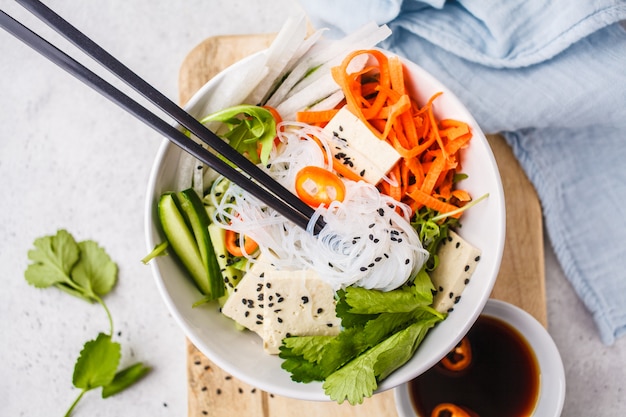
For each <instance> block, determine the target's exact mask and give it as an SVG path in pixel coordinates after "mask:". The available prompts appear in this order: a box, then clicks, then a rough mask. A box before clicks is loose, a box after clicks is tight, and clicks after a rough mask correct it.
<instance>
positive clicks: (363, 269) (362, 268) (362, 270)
mask: <svg viewBox="0 0 626 417" xmlns="http://www.w3.org/2000/svg"><path fill="white" fill-rule="evenodd" d="M359 269H360V270H361V272H365V271H367V268H366V267H364V266H362V267H360V268H359Z"/></svg>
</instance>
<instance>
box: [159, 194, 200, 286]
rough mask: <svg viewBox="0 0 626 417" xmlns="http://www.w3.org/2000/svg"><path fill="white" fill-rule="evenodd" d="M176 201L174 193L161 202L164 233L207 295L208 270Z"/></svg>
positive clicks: (161, 199)
mask: <svg viewBox="0 0 626 417" xmlns="http://www.w3.org/2000/svg"><path fill="white" fill-rule="evenodd" d="M176 200H177V198H176V194H174V193H165V194H163V195H162V196H161V198H160V200H159V206H158V212H159V220H160V221H161V226H162V227H163V233H165V237H166V238H167V240H168V242H169V243H170V246H171V247H172V249H173V250H174V253H175V254H176V256H177V257H178V259H180V261H181V262H182V264H183V265H184V267H185V268H186V269H187V271H189V273H190V274H191V277H192V278H193V280H194V282H195V283H196V285H197V286H198V288H199V289H200V291H201V292H202V293H203V294H205V293H207V292H208V291H209V280H208V273H207V269H206V267H205V266H204V262H202V257H201V256H200V250H199V249H198V245H197V244H196V238H195V236H194V235H193V232H192V231H191V230H190V228H189V227H188V226H187V222H186V221H185V218H184V216H183V214H182V212H181V210H180V208H179V206H178V204H177V202H176Z"/></svg>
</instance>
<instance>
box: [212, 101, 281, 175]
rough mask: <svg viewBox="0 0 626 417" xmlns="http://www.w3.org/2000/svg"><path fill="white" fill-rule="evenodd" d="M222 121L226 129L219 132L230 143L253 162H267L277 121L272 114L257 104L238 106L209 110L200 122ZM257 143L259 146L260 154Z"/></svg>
mask: <svg viewBox="0 0 626 417" xmlns="http://www.w3.org/2000/svg"><path fill="white" fill-rule="evenodd" d="M208 122H221V123H223V124H224V125H225V126H226V127H227V128H228V131H227V132H225V133H220V136H222V137H223V138H226V139H227V140H228V143H229V144H230V146H232V147H233V148H235V149H236V150H237V151H238V152H239V153H241V154H244V155H246V156H247V157H248V159H250V160H251V161H252V162H254V163H255V164H257V163H259V162H261V163H263V164H266V163H267V160H268V158H269V155H270V151H271V150H272V146H273V142H274V138H275V137H276V121H275V120H274V117H273V116H272V113H271V112H270V111H269V110H267V109H264V108H263V107H259V106H251V105H245V104H244V105H239V106H233V107H229V108H227V109H224V110H220V111H218V112H215V113H212V114H210V115H208V116H206V117H205V118H203V119H202V120H200V123H208ZM257 144H260V145H261V152H260V155H259V154H257Z"/></svg>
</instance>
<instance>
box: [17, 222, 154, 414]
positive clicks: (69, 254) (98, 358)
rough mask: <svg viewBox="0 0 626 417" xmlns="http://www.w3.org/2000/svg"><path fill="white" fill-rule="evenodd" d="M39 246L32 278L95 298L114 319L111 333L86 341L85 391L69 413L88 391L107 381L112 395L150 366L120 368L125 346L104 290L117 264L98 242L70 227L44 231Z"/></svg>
mask: <svg viewBox="0 0 626 417" xmlns="http://www.w3.org/2000/svg"><path fill="white" fill-rule="evenodd" d="M34 247H35V249H32V250H30V251H29V252H28V258H29V259H30V260H31V261H32V263H31V264H30V265H29V266H28V268H27V269H26V272H25V273H24V276H25V278H26V281H27V282H28V283H29V284H31V285H33V286H35V287H37V288H50V287H56V288H58V289H60V290H62V291H65V292H66V293H68V294H71V295H73V296H75V297H78V298H81V299H83V300H85V301H88V302H90V303H94V302H95V303H98V304H100V305H101V306H102V308H103V309H104V311H105V313H106V316H107V318H108V321H109V333H102V332H100V333H99V334H98V336H97V337H96V338H95V339H93V340H90V341H88V342H86V343H85V345H84V346H83V349H82V351H81V352H80V356H79V357H78V359H77V360H76V364H75V365H74V373H73V376H72V383H73V385H74V386H75V387H76V388H78V389H80V390H81V392H80V394H79V395H78V397H77V398H76V399H75V400H74V402H73V403H72V405H71V406H70V408H69V409H68V410H67V412H66V413H65V417H69V416H70V415H71V413H72V411H73V410H74V408H75V407H76V405H77V404H78V402H79V401H80V400H81V398H82V397H83V396H84V395H85V393H86V392H88V391H91V390H93V389H95V388H98V387H102V397H103V398H107V397H110V396H111V395H115V394H117V393H118V392H120V391H122V390H124V389H126V388H128V387H129V386H131V385H132V384H134V383H135V382H137V381H138V380H139V379H141V378H142V377H143V376H144V375H145V374H146V373H147V372H148V371H149V370H150V368H149V367H146V366H145V365H143V364H142V363H141V362H138V363H135V364H134V365H131V366H130V367H128V368H126V369H123V370H121V371H117V367H118V365H119V362H120V358H121V346H120V344H119V343H117V342H114V341H113V340H112V337H113V317H112V315H111V312H110V311H109V309H108V307H107V305H106V303H105V302H104V300H103V298H102V297H103V296H105V295H106V294H108V293H109V292H110V291H111V290H112V289H113V287H114V286H115V283H116V281H117V273H118V269H117V265H116V264H115V262H113V261H112V260H111V258H110V257H109V255H108V254H107V253H106V252H105V251H104V249H103V248H101V247H100V246H99V245H98V244H97V243H96V242H94V241H91V240H87V241H83V242H78V243H77V242H76V241H75V240H74V237H73V236H72V235H71V234H70V233H68V232H67V231H66V230H59V231H58V232H57V234H56V235H53V236H44V237H41V238H38V239H36V240H35V242H34Z"/></svg>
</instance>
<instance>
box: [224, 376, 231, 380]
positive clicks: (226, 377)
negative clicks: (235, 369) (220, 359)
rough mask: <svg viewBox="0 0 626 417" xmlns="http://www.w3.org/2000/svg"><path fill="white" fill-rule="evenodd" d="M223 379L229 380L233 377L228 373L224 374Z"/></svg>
mask: <svg viewBox="0 0 626 417" xmlns="http://www.w3.org/2000/svg"><path fill="white" fill-rule="evenodd" d="M224 379H225V380H227V381H230V380H231V379H233V377H232V376H230V375H226V376H225V377H224Z"/></svg>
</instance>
